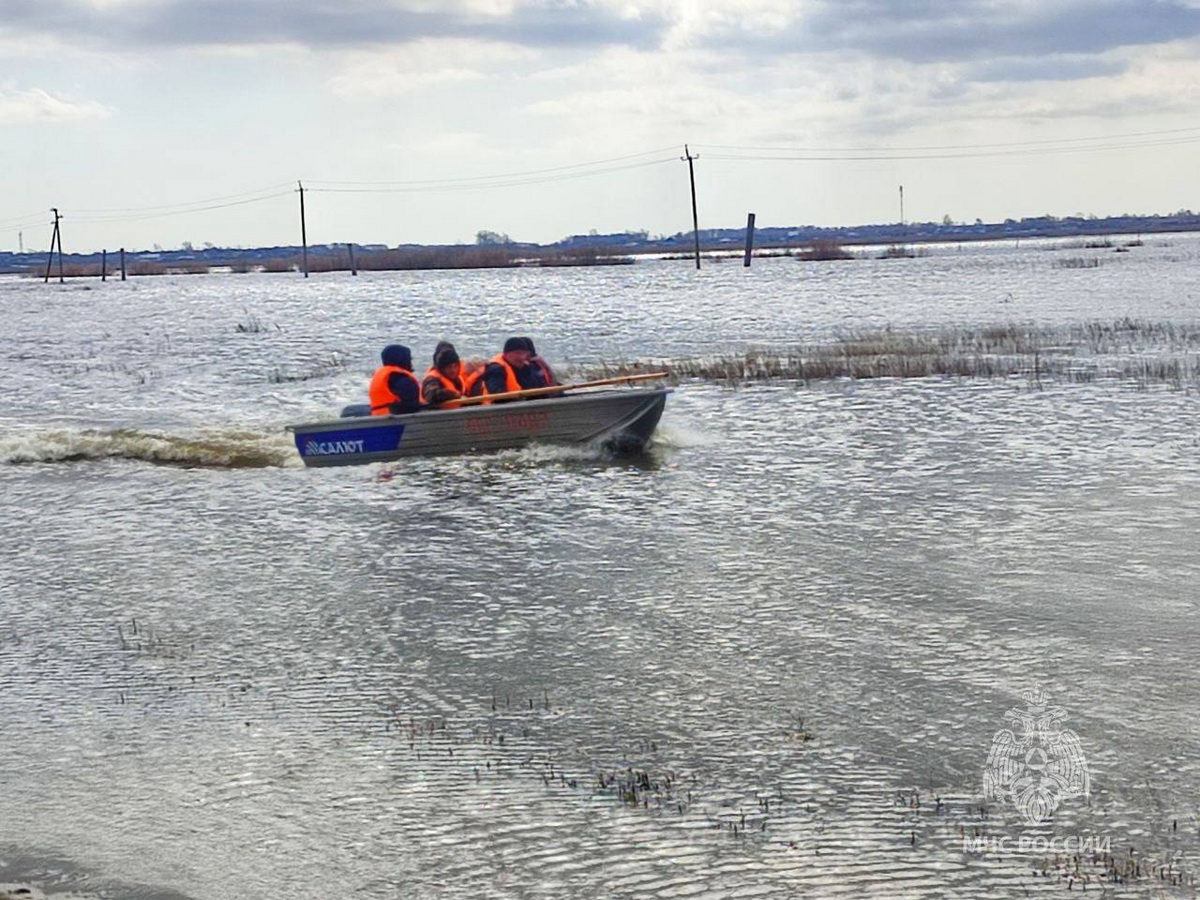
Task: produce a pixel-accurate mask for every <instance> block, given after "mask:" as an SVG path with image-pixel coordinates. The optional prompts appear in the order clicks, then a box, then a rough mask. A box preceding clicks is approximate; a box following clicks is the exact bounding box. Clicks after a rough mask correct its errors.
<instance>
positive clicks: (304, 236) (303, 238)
mask: <svg viewBox="0 0 1200 900" xmlns="http://www.w3.org/2000/svg"><path fill="white" fill-rule="evenodd" d="M296 184H297V185H298V186H299V188H300V268H301V270H302V271H303V272H304V277H305V278H307V277H308V228H307V226H306V224H305V222H304V185H303V184H301V183H300V182H299V181H297V182H296Z"/></svg>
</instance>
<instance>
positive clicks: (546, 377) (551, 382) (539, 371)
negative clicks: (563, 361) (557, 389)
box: [517, 337, 562, 396]
mask: <svg viewBox="0 0 1200 900" xmlns="http://www.w3.org/2000/svg"><path fill="white" fill-rule="evenodd" d="M521 340H522V341H523V342H524V343H525V347H526V348H527V349H528V350H529V365H528V366H526V370H525V372H524V373H522V372H518V373H517V380H518V381H520V382H521V386H522V387H531V388H534V387H554V386H555V385H558V384H562V382H560V381H559V380H558V379H557V378H555V377H554V370H553V369H551V368H550V364H549V363H548V362H546V361H545V360H544V359H542V358H541V357H540V356H538V352H537V348H536V347H535V346H534V345H533V338H528V337H523V338H521ZM553 396H562V395H561V394H555V395H553Z"/></svg>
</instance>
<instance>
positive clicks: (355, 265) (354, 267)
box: [346, 244, 358, 275]
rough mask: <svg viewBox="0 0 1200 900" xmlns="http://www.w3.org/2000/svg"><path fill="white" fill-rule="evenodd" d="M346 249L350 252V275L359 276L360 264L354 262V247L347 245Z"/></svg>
mask: <svg viewBox="0 0 1200 900" xmlns="http://www.w3.org/2000/svg"><path fill="white" fill-rule="evenodd" d="M346 249H347V250H348V251H349V252H350V274H351V275H358V263H356V262H355V261H354V245H353V244H347V245H346Z"/></svg>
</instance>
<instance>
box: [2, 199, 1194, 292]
mask: <svg viewBox="0 0 1200 900" xmlns="http://www.w3.org/2000/svg"><path fill="white" fill-rule="evenodd" d="M1197 230H1200V215H1197V214H1196V213H1193V212H1192V211H1191V210H1180V211H1179V212H1177V213H1173V214H1170V215H1162V216H1109V217H1107V218H1095V217H1083V216H1068V217H1063V218H1058V217H1055V216H1039V217H1037V218H1026V219H1020V220H1017V219H1006V220H1005V221H1003V222H995V223H985V222H982V221H980V220H978V219H976V220H975V222H974V223H971V224H967V223H962V222H957V223H956V222H952V221H950V220H949V217H945V218H943V220H942V221H941V222H911V223H904V224H899V223H891V224H882V225H857V226H851V227H845V228H824V227H818V226H794V227H786V228H763V227H760V228H758V229H756V231H755V236H754V246H755V248H756V250H760V251H770V250H789V249H790V250H795V251H801V252H799V253H797V254H796V255H801V256H807V257H808V258H818V259H829V258H838V257H839V255H841V256H848V255H849V254H844V253H842V251H841V250H840V249H839V248H840V246H841V245H846V246H854V245H861V244H885V245H886V244H891V245H895V246H896V247H897V248H903V247H904V245H906V244H911V243H931V242H938V241H985V240H998V239H1020V238H1033V237H1071V236H1080V237H1085V236H1090V235H1129V234H1150V233H1155V232H1167V231H1197ZM480 234H488V235H490V234H491V233H490V232H481V233H480ZM745 240H746V230H745V228H716V229H702V230H701V231H700V244H701V249H702V251H704V252H708V253H712V252H719V251H729V250H734V249H737V248H740V247H742V246H743V245H744V244H745ZM693 244H694V237H693V234H692V232H690V231H689V232H679V233H677V234H673V235H663V236H651V235H649V234H648V233H647V232H644V231H637V232H620V233H616V234H595V233H592V234H586V235H572V236H570V237H567V238H563V239H562V240H561V241H558V242H556V243H554V244H548V245H542V244H532V243H522V242H517V241H504V242H500V243H497V242H493V241H491V240H489V241H487V242H482V243H477V244H460V245H434V246H425V245H420V244H406V245H400V246H398V247H394V248H389V247H387V246H386V245H383V244H369V245H361V244H355V245H352V247H351V245H348V244H322V245H317V246H312V247H309V248H308V253H307V257H308V269H309V271H310V272H328V271H339V270H349V269H350V268H351V267H352V265H353V267H354V268H357V269H362V270H364V271H370V270H391V269H462V268H503V267H510V266H588V265H612V264H621V263H629V262H632V261H633V257H635V256H638V255H645V254H663V255H686V254H688V253H690V252H692V248H693ZM895 255H910V254H908V253H907V252H905V253H901V252H900V251H899V250H897V251H895ZM46 258H47V254H46V253H45V252H40V253H8V252H0V272H7V273H25V274H41V273H43V272H45V269H46ZM302 258H303V251H302V248H301V247H299V246H285V247H256V248H251V249H242V248H229V247H213V246H205V247H203V248H193V247H191V246H189V245H186V244H185V245H184V246H183V247H182V248H181V249H178V250H160V249H156V250H153V251H146V250H138V251H129V252H127V253H126V269H127V272H128V273H129V274H130V275H151V274H162V273H167V272H170V273H185V274H186V273H191V272H206V271H209V270H210V269H212V268H214V267H224V268H229V269H232V270H233V271H241V272H250V271H268V272H286V271H294V270H298V269H299V268H300V267H301V261H302ZM100 267H101V254H99V253H88V254H66V255H64V257H63V274H64V275H69V276H98V275H99V274H100ZM57 271H58V270H57V261H56V262H55V268H54V271H53V273H52V274H57ZM108 271H109V272H110V273H111V272H116V271H119V270H118V268H117V255H116V253H115V252H112V251H110V252H109V254H108Z"/></svg>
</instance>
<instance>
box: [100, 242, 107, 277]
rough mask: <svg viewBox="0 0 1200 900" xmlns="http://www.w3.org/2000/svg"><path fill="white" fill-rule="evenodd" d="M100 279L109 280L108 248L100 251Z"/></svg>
mask: <svg viewBox="0 0 1200 900" xmlns="http://www.w3.org/2000/svg"><path fill="white" fill-rule="evenodd" d="M100 280H101V281H108V250H107V249H104V250H101V251H100Z"/></svg>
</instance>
